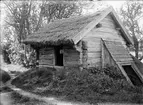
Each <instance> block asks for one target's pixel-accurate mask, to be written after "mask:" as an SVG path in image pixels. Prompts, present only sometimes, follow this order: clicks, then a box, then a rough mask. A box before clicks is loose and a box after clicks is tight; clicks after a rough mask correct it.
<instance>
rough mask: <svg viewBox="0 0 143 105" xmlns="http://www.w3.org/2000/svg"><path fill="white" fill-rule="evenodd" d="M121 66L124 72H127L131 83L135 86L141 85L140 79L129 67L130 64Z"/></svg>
mask: <svg viewBox="0 0 143 105" xmlns="http://www.w3.org/2000/svg"><path fill="white" fill-rule="evenodd" d="M122 67H123V68H124V70H125V72H126V73H127V75H128V77H129V78H130V80H131V82H132V83H133V85H135V86H141V85H142V81H141V80H140V78H139V77H138V75H137V74H136V72H135V71H134V69H133V68H132V67H131V65H124V66H122Z"/></svg>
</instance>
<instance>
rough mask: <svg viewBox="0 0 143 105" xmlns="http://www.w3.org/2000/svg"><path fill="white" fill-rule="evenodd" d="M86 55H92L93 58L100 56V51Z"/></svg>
mask: <svg viewBox="0 0 143 105" xmlns="http://www.w3.org/2000/svg"><path fill="white" fill-rule="evenodd" d="M88 57H94V59H95V58H98V57H101V53H88Z"/></svg>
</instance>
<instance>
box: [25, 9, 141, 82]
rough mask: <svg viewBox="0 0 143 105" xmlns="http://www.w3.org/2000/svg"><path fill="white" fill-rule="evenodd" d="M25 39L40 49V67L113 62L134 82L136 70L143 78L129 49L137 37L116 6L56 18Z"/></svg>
mask: <svg viewBox="0 0 143 105" xmlns="http://www.w3.org/2000/svg"><path fill="white" fill-rule="evenodd" d="M24 43H25V44H29V45H31V47H33V48H34V49H36V51H37V54H38V56H37V59H38V60H39V66H40V67H41V66H42V67H43V66H44V67H49V66H50V67H55V68H56V67H63V68H66V67H79V68H80V69H82V68H89V67H98V68H103V67H106V66H107V65H109V66H115V67H117V68H118V69H120V70H121V71H122V73H123V74H124V75H125V77H126V78H127V80H129V81H130V82H132V80H131V78H130V76H129V75H131V74H132V73H133V74H136V75H137V76H136V78H138V79H139V81H140V82H142V78H143V75H142V74H141V73H140V71H139V70H137V68H136V67H135V66H134V67H133V66H132V65H133V64H132V63H133V59H132V57H131V55H130V54H129V51H128V47H130V46H132V45H133V41H132V39H131V37H130V35H129V34H128V32H127V30H126V29H125V27H124V26H123V24H122V23H121V21H120V19H119V18H118V16H117V14H116V13H115V11H114V9H113V8H112V7H109V8H106V9H104V10H102V11H97V12H96V13H95V14H92V15H85V16H79V17H72V18H68V19H61V20H56V21H54V22H52V23H50V24H48V25H47V26H45V27H44V28H42V29H41V30H39V31H38V32H35V33H33V34H31V35H29V36H28V37H27V39H26V40H24ZM129 69H130V70H129ZM130 71H132V72H130ZM128 74H129V75H128Z"/></svg>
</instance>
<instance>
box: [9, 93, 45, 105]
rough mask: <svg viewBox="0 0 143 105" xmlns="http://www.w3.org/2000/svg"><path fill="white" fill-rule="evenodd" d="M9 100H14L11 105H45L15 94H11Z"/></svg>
mask: <svg viewBox="0 0 143 105" xmlns="http://www.w3.org/2000/svg"><path fill="white" fill-rule="evenodd" d="M11 98H12V99H13V100H14V101H13V103H12V105H47V104H46V103H45V102H43V101H40V100H37V99H30V98H29V97H26V96H22V95H20V94H18V93H16V92H12V93H11Z"/></svg>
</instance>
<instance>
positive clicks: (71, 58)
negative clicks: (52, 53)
mask: <svg viewBox="0 0 143 105" xmlns="http://www.w3.org/2000/svg"><path fill="white" fill-rule="evenodd" d="M63 48H64V54H63V58H64V66H65V67H71V66H72V67H74V66H75V67H77V66H79V65H80V53H79V52H78V51H76V50H75V49H74V48H71V47H63Z"/></svg>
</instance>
